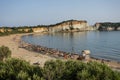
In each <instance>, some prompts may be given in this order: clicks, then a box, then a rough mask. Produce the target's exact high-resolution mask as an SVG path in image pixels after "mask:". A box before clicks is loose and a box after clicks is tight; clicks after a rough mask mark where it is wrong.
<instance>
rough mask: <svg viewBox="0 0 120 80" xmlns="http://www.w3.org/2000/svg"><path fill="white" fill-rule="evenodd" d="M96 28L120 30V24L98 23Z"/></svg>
mask: <svg viewBox="0 0 120 80" xmlns="http://www.w3.org/2000/svg"><path fill="white" fill-rule="evenodd" d="M94 27H95V28H96V29H98V30H106V31H111V30H120V23H111V22H104V23H96V24H95V25H94Z"/></svg>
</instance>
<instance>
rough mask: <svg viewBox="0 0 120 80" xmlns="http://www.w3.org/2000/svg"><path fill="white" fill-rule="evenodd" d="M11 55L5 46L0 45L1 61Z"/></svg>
mask: <svg viewBox="0 0 120 80" xmlns="http://www.w3.org/2000/svg"><path fill="white" fill-rule="evenodd" d="M10 56H11V51H10V50H9V48H8V47H6V46H1V47H0V60H2V61H3V59H4V58H8V57H10Z"/></svg>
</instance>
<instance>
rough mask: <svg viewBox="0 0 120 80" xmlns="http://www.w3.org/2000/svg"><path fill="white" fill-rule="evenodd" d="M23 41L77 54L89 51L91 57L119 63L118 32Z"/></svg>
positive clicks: (39, 36) (45, 37)
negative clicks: (85, 50)
mask: <svg viewBox="0 0 120 80" xmlns="http://www.w3.org/2000/svg"><path fill="white" fill-rule="evenodd" d="M23 40H24V41H27V42H29V43H32V44H36V45H42V46H46V47H49V48H55V49H59V50H62V51H66V52H76V53H78V54H80V52H81V51H82V50H84V49H89V50H91V52H92V53H91V55H92V56H93V57H97V58H104V59H110V60H111V59H112V60H118V61H120V32H119V31H111V32H105V31H102V32H99V31H91V32H74V33H72V32H71V33H51V34H50V33H48V34H44V35H29V36H24V37H23Z"/></svg>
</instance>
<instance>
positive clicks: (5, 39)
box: [0, 33, 55, 66]
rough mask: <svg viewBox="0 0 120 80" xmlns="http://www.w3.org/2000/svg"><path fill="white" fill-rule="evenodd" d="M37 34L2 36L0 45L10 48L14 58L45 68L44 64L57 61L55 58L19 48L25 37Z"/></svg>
mask: <svg viewBox="0 0 120 80" xmlns="http://www.w3.org/2000/svg"><path fill="white" fill-rule="evenodd" d="M29 34H35V33H23V34H13V35H9V36H0V45H1V46H2V45H4V46H7V47H9V49H10V50H11V52H12V54H11V57H12V58H19V59H22V60H26V61H28V62H30V64H35V63H39V66H44V63H45V62H46V61H48V60H55V58H52V57H49V56H47V55H42V54H38V53H36V52H31V51H28V50H26V49H23V48H19V41H20V40H21V37H22V36H24V35H29Z"/></svg>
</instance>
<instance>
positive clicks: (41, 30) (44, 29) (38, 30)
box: [32, 27, 48, 32]
mask: <svg viewBox="0 0 120 80" xmlns="http://www.w3.org/2000/svg"><path fill="white" fill-rule="evenodd" d="M32 30H33V32H48V29H47V27H41V28H39V27H38V28H32Z"/></svg>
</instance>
